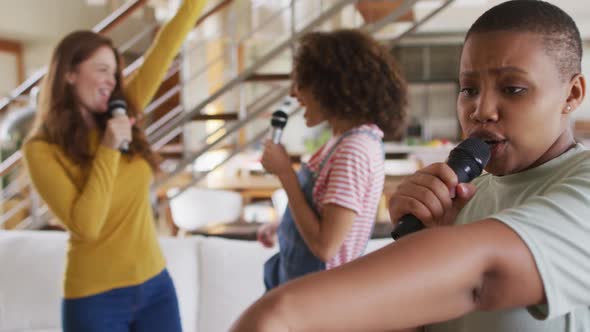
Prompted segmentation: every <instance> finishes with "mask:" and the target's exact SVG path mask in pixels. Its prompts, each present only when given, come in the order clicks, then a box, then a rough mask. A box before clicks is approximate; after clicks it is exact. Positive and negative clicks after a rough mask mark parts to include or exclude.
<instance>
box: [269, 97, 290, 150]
mask: <svg viewBox="0 0 590 332" xmlns="http://www.w3.org/2000/svg"><path fill="white" fill-rule="evenodd" d="M285 103H287V102H285ZM287 105H288V104H287ZM287 118H288V116H287V113H285V112H284V111H282V110H277V111H274V112H273V113H272V118H271V119H270V125H271V127H272V133H271V137H272V142H273V143H275V144H279V143H280V142H281V136H282V135H283V128H285V126H286V125H287Z"/></svg>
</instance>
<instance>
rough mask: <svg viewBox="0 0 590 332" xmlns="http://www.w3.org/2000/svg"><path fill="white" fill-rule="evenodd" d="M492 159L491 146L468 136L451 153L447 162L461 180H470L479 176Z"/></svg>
mask: <svg viewBox="0 0 590 332" xmlns="http://www.w3.org/2000/svg"><path fill="white" fill-rule="evenodd" d="M488 161H490V147H489V145H488V144H487V143H486V142H484V141H483V140H481V139H479V138H475V137H471V138H468V139H466V140H464V141H463V142H461V143H460V144H459V145H457V146H456V147H455V148H454V149H453V150H452V151H451V153H450V154H449V159H448V160H447V164H449V166H451V168H452V169H453V170H454V171H455V173H456V174H457V176H458V177H459V182H470V181H471V180H473V179H474V178H476V177H478V176H479V175H480V174H481V172H482V171H483V169H484V168H485V166H486V164H487V163H488Z"/></svg>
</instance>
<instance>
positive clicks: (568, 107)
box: [565, 105, 572, 113]
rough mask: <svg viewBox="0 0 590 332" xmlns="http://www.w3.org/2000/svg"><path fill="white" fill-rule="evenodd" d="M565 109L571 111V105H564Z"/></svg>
mask: <svg viewBox="0 0 590 332" xmlns="http://www.w3.org/2000/svg"><path fill="white" fill-rule="evenodd" d="M565 109H566V110H567V112H568V113H569V112H571V111H572V107H571V106H570V105H567V106H566V107H565Z"/></svg>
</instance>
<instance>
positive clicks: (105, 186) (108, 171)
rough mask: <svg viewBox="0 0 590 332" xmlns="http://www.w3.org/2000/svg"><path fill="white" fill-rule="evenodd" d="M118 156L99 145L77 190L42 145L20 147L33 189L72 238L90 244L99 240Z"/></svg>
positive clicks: (51, 151)
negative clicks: (81, 184) (86, 176)
mask: <svg viewBox="0 0 590 332" xmlns="http://www.w3.org/2000/svg"><path fill="white" fill-rule="evenodd" d="M120 155H121V153H120V152H119V151H117V150H113V149H110V148H107V147H105V146H102V145H100V146H99V147H98V150H97V152H96V156H95V158H94V161H93V162H92V165H91V167H90V173H89V175H88V180H87V181H86V183H85V184H84V185H83V186H82V187H80V188H79V187H77V186H76V185H75V184H74V183H73V182H72V180H71V179H70V177H69V176H68V174H67V173H66V170H65V169H64V166H63V165H62V164H61V163H60V162H59V161H58V160H57V159H56V157H55V151H54V150H52V148H51V146H50V145H48V144H47V143H45V142H42V141H32V142H30V143H27V144H26V145H25V146H24V157H25V160H26V163H27V168H28V170H29V174H30V176H31V181H32V182H33V184H34V186H35V188H36V189H37V191H38V192H39V194H40V195H41V197H42V198H43V200H44V201H45V202H46V203H47V205H48V206H49V208H50V209H51V211H52V212H53V213H54V214H55V215H56V216H57V217H58V218H59V219H60V220H61V221H62V222H63V223H64V225H65V226H66V227H67V228H68V230H69V231H70V232H71V233H72V235H73V236H74V237H78V238H81V239H84V240H87V241H92V240H95V239H97V238H98V237H99V236H100V232H101V230H102V227H103V225H104V223H105V220H106V217H107V213H108V211H109V207H110V204H111V201H110V197H111V196H112V195H111V194H112V191H113V185H114V179H115V176H116V174H117V167H118V166H117V165H118V164H119V158H120Z"/></svg>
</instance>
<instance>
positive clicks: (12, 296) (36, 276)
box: [0, 231, 67, 332]
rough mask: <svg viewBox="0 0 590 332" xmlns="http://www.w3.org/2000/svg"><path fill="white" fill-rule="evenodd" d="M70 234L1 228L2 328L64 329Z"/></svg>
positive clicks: (0, 314) (0, 311) (8, 329)
mask: <svg viewBox="0 0 590 332" xmlns="http://www.w3.org/2000/svg"><path fill="white" fill-rule="evenodd" d="M66 239H67V235H66V234H65V233H62V232H35V231H0V262H1V267H0V268H1V272H0V331H2V332H4V331H11V332H13V331H38V330H52V329H58V330H59V329H60V326H61V323H60V305H61V298H62V284H63V283H62V277H63V271H64V262H65V255H66Z"/></svg>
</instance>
